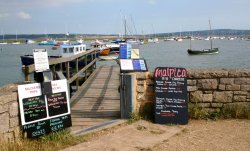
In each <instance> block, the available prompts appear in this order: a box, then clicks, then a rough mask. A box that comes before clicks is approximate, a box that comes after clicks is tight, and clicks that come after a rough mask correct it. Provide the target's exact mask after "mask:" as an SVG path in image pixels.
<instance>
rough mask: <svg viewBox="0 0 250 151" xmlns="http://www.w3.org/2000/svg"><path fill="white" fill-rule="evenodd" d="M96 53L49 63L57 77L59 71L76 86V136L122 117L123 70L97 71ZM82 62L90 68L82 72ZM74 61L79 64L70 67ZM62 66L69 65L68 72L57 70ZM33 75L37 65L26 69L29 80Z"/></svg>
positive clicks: (73, 106) (73, 104)
mask: <svg viewBox="0 0 250 151" xmlns="http://www.w3.org/2000/svg"><path fill="white" fill-rule="evenodd" d="M96 53H97V50H89V51H87V52H84V53H82V54H79V55H77V56H74V57H71V58H58V59H53V60H52V59H51V60H49V64H50V67H51V69H52V72H53V74H54V75H55V74H56V73H57V72H58V71H59V72H60V73H61V75H64V76H65V78H66V79H67V81H68V85H69V86H70V87H72V86H73V87H75V92H74V93H73V94H72V96H71V99H70V104H71V105H70V106H71V117H72V127H71V131H72V132H73V133H74V132H79V131H83V130H84V129H87V128H90V127H93V126H97V125H101V124H102V123H109V122H111V121H114V119H118V118H120V93H119V91H118V90H119V85H120V80H119V78H120V68H119V66H118V64H116V65H112V66H100V67H98V68H96V62H97V61H98V58H97V56H96ZM89 56H91V57H89ZM87 58H91V60H87ZM81 59H84V60H85V62H86V66H85V67H83V68H82V69H81V68H79V67H78V62H79V60H81ZM70 61H75V62H76V66H75V68H72V67H69V62H70ZM87 62H89V63H88V64H87ZM62 64H65V65H66V69H63V68H59V69H57V68H55V66H58V65H59V66H60V67H62ZM57 70H58V71H57ZM32 72H34V65H30V66H27V67H25V69H24V74H25V79H26V80H30V75H31V73H32ZM80 81H83V82H80Z"/></svg>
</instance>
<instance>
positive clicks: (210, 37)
mask: <svg viewBox="0 0 250 151" xmlns="http://www.w3.org/2000/svg"><path fill="white" fill-rule="evenodd" d="M211 30H212V29H211V21H210V19H209V31H210V38H209V39H210V45H211V50H212V48H213V43H212V36H211V35H212V31H211Z"/></svg>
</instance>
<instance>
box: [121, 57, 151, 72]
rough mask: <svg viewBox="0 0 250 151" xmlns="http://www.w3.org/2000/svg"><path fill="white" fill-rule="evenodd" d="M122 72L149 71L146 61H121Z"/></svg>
mask: <svg viewBox="0 0 250 151" xmlns="http://www.w3.org/2000/svg"><path fill="white" fill-rule="evenodd" d="M120 67H121V71H123V72H129V71H148V69H147V64H146V61H145V60H144V59H120Z"/></svg>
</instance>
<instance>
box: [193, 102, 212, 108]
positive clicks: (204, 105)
mask: <svg viewBox="0 0 250 151" xmlns="http://www.w3.org/2000/svg"><path fill="white" fill-rule="evenodd" d="M196 105H197V106H198V107H202V108H206V107H210V103H197V104H196Z"/></svg>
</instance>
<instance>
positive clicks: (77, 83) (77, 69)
mask: <svg viewBox="0 0 250 151" xmlns="http://www.w3.org/2000/svg"><path fill="white" fill-rule="evenodd" d="M78 61H79V59H78V58H77V59H76V74H78V72H79V68H78V63H79V62H78ZM78 87H79V79H78V76H77V78H76V90H78Z"/></svg>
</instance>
